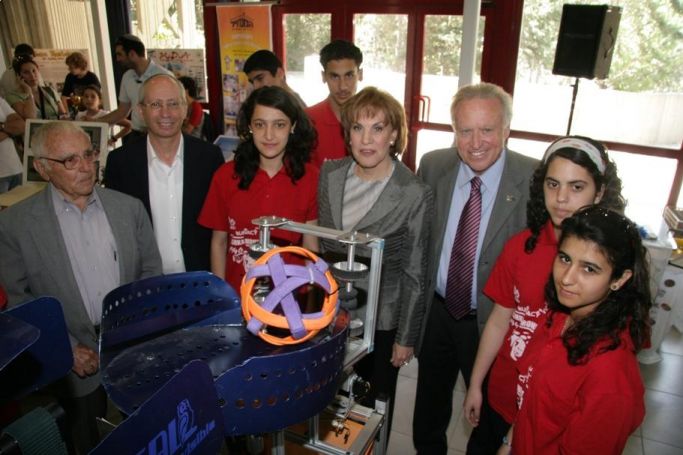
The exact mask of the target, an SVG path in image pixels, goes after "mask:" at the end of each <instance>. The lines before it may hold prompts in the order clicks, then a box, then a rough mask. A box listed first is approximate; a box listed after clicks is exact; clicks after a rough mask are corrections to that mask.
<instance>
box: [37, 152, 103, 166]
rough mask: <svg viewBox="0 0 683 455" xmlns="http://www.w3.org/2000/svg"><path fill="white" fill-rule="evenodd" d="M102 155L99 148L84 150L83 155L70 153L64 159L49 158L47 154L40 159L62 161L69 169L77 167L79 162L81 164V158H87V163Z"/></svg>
mask: <svg viewBox="0 0 683 455" xmlns="http://www.w3.org/2000/svg"><path fill="white" fill-rule="evenodd" d="M99 156H100V151H99V150H93V149H88V150H86V151H85V152H83V155H76V154H73V155H69V156H67V157H66V158H64V159H63V160H58V159H56V158H48V157H47V156H41V157H40V159H43V160H48V161H54V162H55V163H60V164H61V165H62V166H64V167H65V168H66V169H68V170H72V169H76V168H77V167H78V165H79V164H81V160H85V162H86V163H92V162H93V161H95V160H96V159H97V158H99Z"/></svg>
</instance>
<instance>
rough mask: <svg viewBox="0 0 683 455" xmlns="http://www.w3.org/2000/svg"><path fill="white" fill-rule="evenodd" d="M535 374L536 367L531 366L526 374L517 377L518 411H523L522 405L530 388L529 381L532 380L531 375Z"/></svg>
mask: <svg viewBox="0 0 683 455" xmlns="http://www.w3.org/2000/svg"><path fill="white" fill-rule="evenodd" d="M533 372H534V367H533V366H530V367H529V368H528V369H527V372H526V374H520V375H517V409H522V403H523V402H524V392H526V391H527V389H528V388H529V381H530V380H531V375H532V374H533Z"/></svg>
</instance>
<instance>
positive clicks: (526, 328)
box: [508, 286, 548, 360]
mask: <svg viewBox="0 0 683 455" xmlns="http://www.w3.org/2000/svg"><path fill="white" fill-rule="evenodd" d="M513 293H514V296H515V302H516V303H517V305H516V306H515V309H514V311H513V312H512V318H511V319H510V336H509V337H508V343H509V346H510V358H511V359H512V360H519V359H520V358H521V357H522V355H524V351H525V350H526V346H527V344H528V343H529V340H530V339H531V336H532V335H533V334H534V332H535V331H536V327H538V321H539V319H541V317H542V316H543V315H544V314H545V313H547V312H548V307H547V305H545V304H544V305H543V308H539V309H537V310H532V309H531V308H530V307H529V305H526V306H524V305H521V304H520V301H521V297H520V293H519V289H517V286H515V287H514V288H513Z"/></svg>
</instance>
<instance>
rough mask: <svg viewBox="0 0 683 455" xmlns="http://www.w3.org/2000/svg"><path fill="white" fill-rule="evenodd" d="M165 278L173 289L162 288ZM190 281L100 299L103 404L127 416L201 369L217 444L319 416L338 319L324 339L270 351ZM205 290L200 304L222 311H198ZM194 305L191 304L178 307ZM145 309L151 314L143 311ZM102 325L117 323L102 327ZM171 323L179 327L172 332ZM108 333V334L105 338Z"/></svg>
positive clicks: (330, 378) (216, 296) (342, 323)
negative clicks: (213, 396)
mask: <svg viewBox="0 0 683 455" xmlns="http://www.w3.org/2000/svg"><path fill="white" fill-rule="evenodd" d="M178 275H189V274H178ZM204 275H208V274H204ZM211 276H213V275H211ZM166 278H171V279H173V280H174V283H172V285H171V286H170V287H169V286H168V284H167V283H165V282H164V279H166ZM192 278H193V279H194V280H195V281H197V282H198V283H200V284H198V285H197V286H194V284H193V283H194V281H192V280H189V281H188V280H187V279H186V278H185V277H181V276H173V275H170V276H165V277H158V278H154V279H152V280H156V281H155V282H154V286H153V287H150V286H149V283H145V286H140V284H141V283H143V282H137V283H133V285H134V286H133V289H132V290H131V289H128V290H125V291H123V292H118V290H116V291H112V294H114V295H112V294H110V295H108V296H107V300H108V302H107V304H108V305H109V306H108V307H107V308H106V310H107V312H106V314H103V320H102V327H103V330H102V341H101V344H100V349H101V356H102V358H103V365H104V366H103V383H104V385H105V388H106V389H107V392H108V393H109V395H110V397H111V399H112V401H113V402H114V403H115V404H116V405H117V406H118V407H119V408H120V409H121V410H122V411H123V412H125V413H128V414H130V413H132V412H134V411H135V410H136V409H137V408H138V407H139V406H140V405H141V404H142V403H143V402H144V401H145V400H147V399H148V398H149V397H151V396H152V395H153V394H154V393H155V392H156V391H157V390H159V389H160V388H161V387H162V386H163V384H165V383H166V382H167V381H168V380H169V379H170V378H171V377H173V375H174V374H176V373H178V372H179V371H180V370H181V369H182V368H183V367H184V366H185V365H186V364H187V363H189V362H190V361H192V360H202V361H204V362H206V363H207V364H208V366H209V368H210V370H211V374H212V376H213V378H214V383H215V386H216V391H217V393H218V396H219V401H220V405H221V409H222V412H223V418H224V427H225V434H226V435H239V434H253V433H262V432H269V431H274V430H278V429H282V428H285V427H287V426H289V425H291V424H293V423H296V422H300V421H302V420H305V419H307V418H309V417H311V416H313V415H315V414H317V413H319V412H320V411H322V409H324V408H325V406H326V405H327V404H328V403H329V402H330V401H331V400H332V399H333V397H334V395H335V393H336V390H337V386H338V382H339V378H340V374H341V370H342V366H343V360H344V348H345V342H346V336H347V332H348V330H347V329H348V324H349V318H348V315H347V314H346V313H345V312H341V313H340V314H338V315H337V318H336V320H335V322H334V323H333V324H332V325H331V326H330V327H329V328H328V329H327V330H324V331H321V332H320V333H319V334H318V335H317V336H316V337H315V338H313V339H312V340H310V341H308V342H306V343H303V344H300V345H296V346H283V347H278V346H273V345H270V344H268V343H266V342H264V341H263V340H261V339H260V338H258V337H256V336H254V335H252V334H250V333H248V332H247V331H246V329H245V328H244V327H243V326H242V325H239V326H237V325H230V322H231V321H232V320H233V319H234V315H232V313H234V312H235V308H234V307H232V305H233V304H234V301H233V300H232V298H231V296H230V295H223V296H222V295H221V294H220V293H221V292H226V288H225V287H223V288H222V290H221V289H219V290H218V291H216V288H212V284H211V283H210V282H209V284H208V285H202V284H201V283H204V281H202V280H203V279H206V277H204V278H202V277H197V276H195V277H192ZM214 278H215V277H214ZM144 281H145V282H148V280H144ZM221 282H222V280H221ZM179 283H185V285H184V286H183V285H181V284H179ZM188 283H189V284H188ZM223 284H224V283H223ZM129 286H130V285H129ZM225 286H227V285H225ZM188 288H189V289H190V292H187V290H188ZM147 289H150V292H147ZM209 289H212V292H213V293H210V294H211V295H212V297H211V299H212V300H213V302H210V303H207V304H208V305H213V306H214V307H216V308H218V307H220V308H224V311H223V312H218V311H216V308H212V309H211V310H208V309H205V308H203V306H204V305H202V304H201V302H204V301H205V300H206V296H205V295H204V293H205V292H206V291H207V290H209ZM227 289H229V291H231V292H232V293H234V291H232V289H230V288H229V287H227ZM176 294H182V298H180V297H178V296H177V295H176ZM110 297H112V298H113V300H112V299H110ZM235 298H236V297H235ZM148 300H150V301H152V300H153V301H154V302H153V303H150V302H149V301H148ZM194 301H199V302H200V304H199V305H194V304H190V305H188V306H187V307H183V305H184V302H194ZM116 302H118V305H117V304H116ZM164 302H175V305H177V307H174V304H173V303H171V304H170V308H167V305H169V303H164ZM226 302H228V303H227V304H226ZM237 304H238V305H239V302H238V303H237ZM154 305H156V307H157V309H156V310H154V311H152V310H150V308H152V306H154ZM145 309H147V311H146V312H145ZM238 309H239V308H238ZM169 313H170V314H169ZM173 313H181V314H173ZM197 313H199V316H198V315H197ZM131 315H132V316H131ZM110 318H111V319H112V320H113V321H117V322H116V323H112V322H111V321H107V320H108V319H110ZM179 320H182V321H184V322H183V323H184V324H185V326H184V327H178V325H179V324H180V323H178V322H177V321H179ZM105 321H106V322H107V323H106V325H105ZM144 329H149V331H148V332H145V331H144ZM109 331H115V332H116V333H117V335H116V336H110V335H109V334H108V332H109ZM105 340H106V342H105ZM113 340H115V341H116V342H115V343H113V342H112V341H113ZM105 359H106V361H105ZM105 362H106V363H105Z"/></svg>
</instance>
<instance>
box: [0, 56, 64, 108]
mask: <svg viewBox="0 0 683 455" xmlns="http://www.w3.org/2000/svg"><path fill="white" fill-rule="evenodd" d="M12 68H13V69H14V72H15V73H16V74H17V79H18V86H19V87H18V90H17V91H14V92H10V93H9V94H8V95H7V102H8V103H9V104H10V106H12V109H14V110H15V112H16V113H17V114H19V115H20V116H21V117H22V118H23V119H24V120H26V119H32V118H39V119H50V120H57V119H60V118H68V114H67V112H66V109H65V108H64V105H63V104H62V101H61V100H60V99H59V97H58V96H57V93H56V92H55V91H54V90H53V89H52V88H51V87H48V86H45V85H41V83H42V78H41V77H40V70H39V68H38V64H37V63H36V62H35V61H34V60H33V57H31V56H30V55H20V56H18V57H16V58H15V59H14V60H13V61H12Z"/></svg>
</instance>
